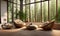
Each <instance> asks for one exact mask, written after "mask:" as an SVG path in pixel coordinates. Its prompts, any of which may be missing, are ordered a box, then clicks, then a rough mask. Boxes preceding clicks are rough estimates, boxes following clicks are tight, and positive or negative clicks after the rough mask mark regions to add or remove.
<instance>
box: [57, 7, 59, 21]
mask: <svg viewBox="0 0 60 36" xmlns="http://www.w3.org/2000/svg"><path fill="white" fill-rule="evenodd" d="M57 21H58V22H60V7H59V8H58V19H57Z"/></svg>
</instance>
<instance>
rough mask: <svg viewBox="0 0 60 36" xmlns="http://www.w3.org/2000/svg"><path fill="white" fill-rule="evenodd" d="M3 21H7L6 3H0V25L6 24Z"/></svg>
mask: <svg viewBox="0 0 60 36" xmlns="http://www.w3.org/2000/svg"><path fill="white" fill-rule="evenodd" d="M4 19H6V20H7V2H6V1H1V23H4V22H7V21H4Z"/></svg>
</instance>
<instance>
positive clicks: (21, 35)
mask: <svg viewBox="0 0 60 36" xmlns="http://www.w3.org/2000/svg"><path fill="white" fill-rule="evenodd" d="M0 36H60V30H52V31H41V30H39V31H37V30H33V31H28V30H20V29H17V30H16V29H14V30H0Z"/></svg>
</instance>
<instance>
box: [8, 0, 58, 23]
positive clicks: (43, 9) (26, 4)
mask: <svg viewBox="0 0 60 36" xmlns="http://www.w3.org/2000/svg"><path fill="white" fill-rule="evenodd" d="M56 12H57V11H56V0H8V21H13V20H14V19H17V18H19V19H20V18H21V17H23V19H22V20H23V21H28V22H45V21H50V20H53V19H55V18H56ZM23 13H24V14H23ZM22 14H23V15H22Z"/></svg>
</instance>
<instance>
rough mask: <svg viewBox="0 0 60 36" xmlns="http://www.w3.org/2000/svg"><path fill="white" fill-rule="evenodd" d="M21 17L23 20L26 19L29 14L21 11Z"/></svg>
mask: <svg viewBox="0 0 60 36" xmlns="http://www.w3.org/2000/svg"><path fill="white" fill-rule="evenodd" d="M19 17H20V19H21V20H25V19H26V18H27V14H26V13H23V12H21V11H19Z"/></svg>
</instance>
